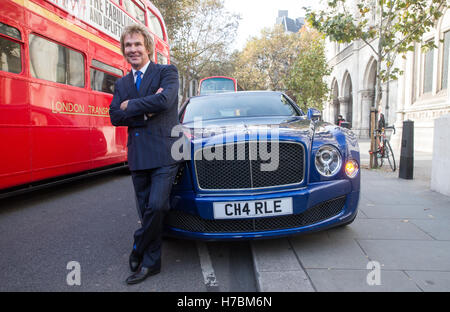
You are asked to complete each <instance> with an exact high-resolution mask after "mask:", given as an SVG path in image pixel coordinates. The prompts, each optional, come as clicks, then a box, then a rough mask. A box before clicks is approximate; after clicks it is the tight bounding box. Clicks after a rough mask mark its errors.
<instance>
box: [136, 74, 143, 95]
mask: <svg viewBox="0 0 450 312" xmlns="http://www.w3.org/2000/svg"><path fill="white" fill-rule="evenodd" d="M141 76H142V72H141V71H139V70H138V71H136V89H137V90H138V91H139V87H140V86H141V82H142V77H141Z"/></svg>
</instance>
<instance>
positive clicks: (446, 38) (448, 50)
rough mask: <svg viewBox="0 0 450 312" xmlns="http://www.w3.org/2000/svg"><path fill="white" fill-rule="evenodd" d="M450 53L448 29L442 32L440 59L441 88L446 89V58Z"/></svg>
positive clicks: (449, 32)
mask: <svg viewBox="0 0 450 312" xmlns="http://www.w3.org/2000/svg"><path fill="white" fill-rule="evenodd" d="M449 55H450V31H447V32H445V33H444V58H443V60H442V85H441V89H442V90H446V89H447V85H448V59H449Z"/></svg>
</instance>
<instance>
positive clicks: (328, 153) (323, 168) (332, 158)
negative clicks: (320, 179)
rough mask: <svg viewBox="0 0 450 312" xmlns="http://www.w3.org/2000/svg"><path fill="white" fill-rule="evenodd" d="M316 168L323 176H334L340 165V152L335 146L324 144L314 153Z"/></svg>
mask: <svg viewBox="0 0 450 312" xmlns="http://www.w3.org/2000/svg"><path fill="white" fill-rule="evenodd" d="M315 163H316V168H317V171H319V173H320V174H321V175H323V176H325V177H331V176H334V175H335V174H336V173H337V172H338V171H339V170H340V169H341V166H342V158H341V154H340V153H339V151H338V150H337V148H336V147H334V146H332V145H324V146H322V147H321V148H319V150H318V151H317V153H316V161H315Z"/></svg>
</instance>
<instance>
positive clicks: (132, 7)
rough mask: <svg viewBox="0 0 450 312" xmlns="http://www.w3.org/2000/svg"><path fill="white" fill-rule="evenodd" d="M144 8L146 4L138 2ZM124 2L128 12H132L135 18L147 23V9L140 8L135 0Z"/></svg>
mask: <svg viewBox="0 0 450 312" xmlns="http://www.w3.org/2000/svg"><path fill="white" fill-rule="evenodd" d="M138 3H139V4H140V5H141V6H142V7H143V8H145V6H144V5H143V4H142V2H140V1H139V2H138ZM123 4H124V5H125V9H126V10H127V12H128V13H130V14H131V16H133V17H134V18H135V19H137V20H138V21H139V22H141V23H142V24H144V25H145V11H144V10H143V9H142V8H140V7H139V6H138V5H137V4H136V3H134V2H133V0H124V1H123Z"/></svg>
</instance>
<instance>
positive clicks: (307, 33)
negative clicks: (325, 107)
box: [287, 26, 331, 111]
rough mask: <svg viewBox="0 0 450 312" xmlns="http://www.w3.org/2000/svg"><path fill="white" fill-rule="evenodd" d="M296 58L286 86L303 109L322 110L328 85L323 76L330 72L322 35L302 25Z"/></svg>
mask: <svg viewBox="0 0 450 312" xmlns="http://www.w3.org/2000/svg"><path fill="white" fill-rule="evenodd" d="M299 40H300V42H299V43H300V44H299V45H298V50H297V53H298V54H297V58H296V60H295V62H294V64H293V66H292V68H291V70H290V72H289V75H288V78H287V86H288V89H289V91H291V92H292V93H293V96H294V97H295V99H296V102H297V104H298V105H299V106H300V108H302V109H303V110H305V111H306V110H307V109H308V108H310V107H314V108H317V109H319V110H322V103H323V102H324V100H325V99H326V96H327V93H328V91H329V90H328V86H327V84H326V83H325V81H324V77H325V76H328V75H329V74H330V73H331V70H330V68H329V67H328V65H327V60H326V57H325V44H324V39H323V35H321V34H320V33H318V32H317V31H315V30H314V29H308V28H307V27H306V26H304V27H303V28H302V29H301V30H300V37H299Z"/></svg>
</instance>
